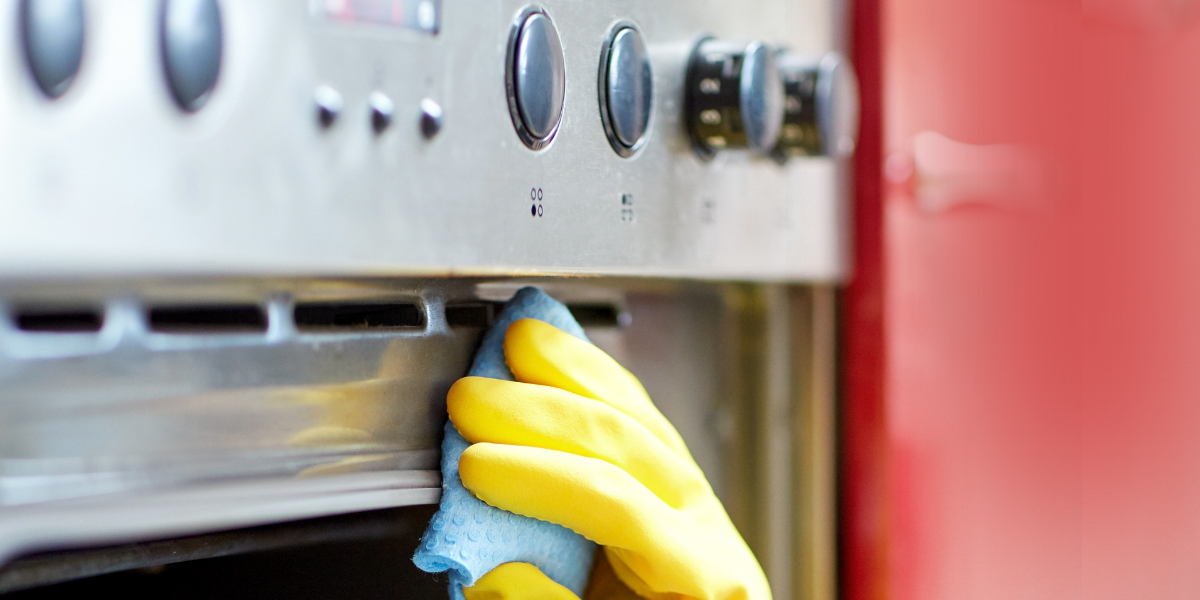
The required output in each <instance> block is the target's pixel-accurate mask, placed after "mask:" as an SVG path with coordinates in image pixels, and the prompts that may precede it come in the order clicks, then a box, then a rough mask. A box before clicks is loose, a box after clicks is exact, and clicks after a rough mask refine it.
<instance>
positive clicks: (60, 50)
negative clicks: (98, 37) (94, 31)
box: [19, 0, 84, 98]
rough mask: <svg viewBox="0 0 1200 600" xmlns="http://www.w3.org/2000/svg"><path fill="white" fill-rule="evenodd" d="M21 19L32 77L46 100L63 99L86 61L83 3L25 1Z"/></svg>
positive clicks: (23, 39)
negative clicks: (84, 54) (47, 98)
mask: <svg viewBox="0 0 1200 600" xmlns="http://www.w3.org/2000/svg"><path fill="white" fill-rule="evenodd" d="M19 18H20V26H21V38H22V42H23V45H24V50H25V60H26V61H27V62H28V64H29V72H30V74H31V75H33V79H34V81H36V82H37V84H38V87H39V88H41V89H42V91H43V92H45V94H46V95H47V96H49V97H51V98H58V97H59V96H62V95H63V94H64V93H66V91H67V88H69V87H71V82H72V81H74V80H75V75H76V74H77V73H78V72H79V64H80V62H82V60H83V31H84V22H83V2H82V0H23V1H22V2H21V5H20V17H19Z"/></svg>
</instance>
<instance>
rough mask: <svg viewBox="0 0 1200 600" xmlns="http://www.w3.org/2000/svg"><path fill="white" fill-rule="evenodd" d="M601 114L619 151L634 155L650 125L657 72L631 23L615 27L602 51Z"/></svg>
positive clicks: (625, 155) (606, 131) (640, 33)
mask: <svg viewBox="0 0 1200 600" xmlns="http://www.w3.org/2000/svg"><path fill="white" fill-rule="evenodd" d="M597 89H598V90H599V91H600V117H601V121H602V122H603V123H604V132H605V133H606V134H607V135H608V143H609V144H610V145H611V146H612V148H613V150H615V151H616V152H617V154H619V155H621V156H624V157H629V156H633V154H634V153H635V152H637V151H638V150H639V149H640V148H641V147H642V146H643V145H644V142H645V137H646V130H647V129H649V127H650V112H651V104H652V102H651V101H652V96H653V91H654V75H653V73H651V71H650V53H649V52H648V51H647V49H646V40H645V38H643V37H642V32H641V31H639V30H638V29H637V27H636V26H634V25H633V24H632V23H627V22H621V23H618V24H617V25H616V26H614V27H613V28H612V30H611V32H610V34H609V37H608V40H607V41H606V42H605V44H604V46H603V50H602V52H601V54H600V80H599V82H597Z"/></svg>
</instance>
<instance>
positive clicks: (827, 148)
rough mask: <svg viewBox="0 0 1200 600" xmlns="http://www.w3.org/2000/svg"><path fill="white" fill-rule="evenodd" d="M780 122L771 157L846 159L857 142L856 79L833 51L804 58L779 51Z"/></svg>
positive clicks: (845, 62)
mask: <svg viewBox="0 0 1200 600" xmlns="http://www.w3.org/2000/svg"><path fill="white" fill-rule="evenodd" d="M776 62H777V64H778V65H779V73H780V77H781V78H782V80H783V90H784V111H783V125H782V127H781V128H780V131H779V142H778V143H777V144H776V146H775V151H774V153H775V155H776V156H777V157H778V158H780V159H781V160H783V159H786V158H787V157H789V156H830V157H833V158H845V157H847V156H850V155H852V154H854V147H855V145H857V144H858V113H859V99H858V78H857V77H855V75H854V68H853V67H852V66H851V65H850V62H849V61H847V60H846V59H844V58H843V57H842V56H841V55H840V54H838V53H836V52H830V53H829V54H826V55H824V56H807V55H802V54H796V53H791V52H783V53H781V54H780V55H779V57H778V58H777V60H776Z"/></svg>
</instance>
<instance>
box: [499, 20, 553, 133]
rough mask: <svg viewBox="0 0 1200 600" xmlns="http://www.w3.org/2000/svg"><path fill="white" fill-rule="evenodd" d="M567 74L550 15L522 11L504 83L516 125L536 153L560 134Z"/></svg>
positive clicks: (512, 35) (511, 46)
mask: <svg viewBox="0 0 1200 600" xmlns="http://www.w3.org/2000/svg"><path fill="white" fill-rule="evenodd" d="M566 71H567V67H566V60H565V59H564V58H563V48H562V41H561V40H559V37H558V29H557V28H555V27H554V22H553V21H551V20H550V16H549V15H547V14H546V13H545V12H544V11H542V10H541V9H539V8H532V7H531V8H526V9H525V10H523V11H521V13H520V14H519V15H518V16H517V20H516V21H515V22H514V23H513V29H512V33H511V34H510V35H509V43H508V64H507V68H506V76H505V84H506V87H507V90H508V109H509V113H510V114H511V116H512V120H513V126H514V127H516V129H517V135H518V136H520V138H521V141H522V142H525V145H526V146H529V147H530V148H532V149H534V150H537V149H540V148H544V147H545V146H546V145H547V144H549V143H550V141H551V140H553V139H554V134H556V133H558V125H559V123H560V122H561V121H562V111H563V100H564V99H565V98H566V94H567V75H566Z"/></svg>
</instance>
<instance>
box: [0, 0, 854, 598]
mask: <svg viewBox="0 0 1200 600" xmlns="http://www.w3.org/2000/svg"><path fill="white" fill-rule="evenodd" d="M844 10H845V7H844V6H843V4H842V3H840V2H838V1H836V0H754V1H748V2H741V3H718V2H687V1H683V0H655V1H644V2H632V1H622V0H604V1H599V2H581V1H566V0H546V1H544V2H540V3H539V4H526V3H524V2H515V1H510V0H503V1H496V2H460V1H458V0H255V1H254V2H237V1H233V0H129V1H122V2H113V1H108V0H6V1H5V2H3V3H2V4H0V564H3V565H5V566H4V567H3V568H2V569H0V593H4V592H10V593H13V597H43V596H44V595H46V594H50V593H52V592H55V591H56V590H57V591H59V592H61V591H62V590H66V589H70V590H74V591H75V592H83V591H88V590H91V591H97V590H107V589H118V590H120V589H124V590H126V591H127V592H128V591H129V590H135V589H137V590H142V589H150V588H147V587H146V586H151V587H153V585H157V586H160V587H157V588H153V589H156V590H158V592H157V593H164V592H163V590H169V589H171V588H170V587H169V586H170V585H172V583H171V582H172V581H175V582H176V583H175V584H176V585H190V586H195V585H200V584H198V583H196V582H197V581H201V580H203V581H211V580H212V576H214V575H213V574H215V577H217V578H220V577H224V575H222V574H223V573H224V574H230V573H235V572H236V573H242V572H243V571H244V570H245V569H247V568H251V567H248V566H247V565H253V567H252V568H253V569H255V572H256V573H258V574H259V576H258V577H256V578H255V581H256V582H257V583H256V584H255V585H266V584H265V583H263V582H264V581H265V582H268V583H269V582H270V581H274V580H276V579H278V580H280V581H283V580H290V581H298V579H296V578H297V577H301V575H303V576H304V577H309V578H310V579H311V578H313V577H317V580H319V581H326V582H327V581H330V580H336V579H337V577H338V574H337V573H336V572H329V573H323V572H322V571H321V569H320V568H318V567H314V566H311V565H310V566H309V567H305V568H304V569H303V571H304V573H303V574H299V573H297V572H296V571H297V569H299V567H297V565H301V564H310V563H311V562H312V561H316V562H315V563H312V564H320V565H325V566H326V567H328V568H329V569H332V571H336V570H337V569H334V568H333V567H332V566H331V565H337V564H341V563H338V562H337V561H336V560H334V559H333V558H329V556H335V555H338V553H337V552H333V553H332V554H330V555H329V556H325V555H319V554H315V555H311V556H309V558H307V559H302V558H295V559H294V560H292V561H290V562H289V561H282V562H279V561H276V562H271V561H270V560H269V557H270V556H273V555H272V554H271V553H272V552H274V553H279V552H301V551H309V552H320V551H322V550H321V549H322V548H324V549H326V550H328V549H329V548H351V547H353V548H358V550H356V551H355V552H360V553H361V554H362V555H363V556H369V557H370V558H363V559H362V560H359V561H358V562H356V563H355V564H357V565H360V566H361V565H366V564H370V565H375V564H377V563H378V567H377V568H374V570H372V571H371V573H370V574H362V573H360V574H359V576H358V577H359V580H360V581H368V580H372V581H373V580H378V581H379V582H380V583H379V585H380V586H382V587H380V588H379V589H386V590H392V591H390V592H387V594H388V595H391V596H392V597H395V595H396V590H399V591H400V597H406V596H405V595H404V594H408V596H407V597H430V595H431V594H436V593H444V591H441V590H442V586H440V585H435V584H433V583H430V580H429V577H430V576H428V575H425V574H420V573H418V572H416V571H415V570H414V569H412V568H411V566H410V565H408V563H407V560H408V555H411V544H414V543H415V540H416V537H415V536H419V534H420V530H421V529H422V528H423V523H424V522H425V521H427V520H428V518H429V514H431V513H430V510H431V509H430V508H429V507H430V505H433V504H436V502H437V500H438V497H439V485H440V477H439V473H438V471H437V468H438V447H439V445H438V444H439V435H440V428H441V424H442V423H443V422H444V419H445V392H446V390H447V388H448V387H449V385H450V384H451V383H452V382H453V381H454V380H455V379H457V378H458V377H461V376H462V375H463V374H464V373H465V371H466V368H467V366H468V364H469V361H470V358H471V356H472V354H473V352H474V350H475V347H476V345H477V344H478V342H479V339H480V336H481V334H482V332H483V331H484V329H485V328H486V327H487V326H488V324H489V323H490V320H491V319H492V318H493V317H494V314H495V310H496V307H497V306H498V303H500V302H503V301H504V300H506V299H507V298H509V297H511V295H512V294H513V293H514V292H515V291H516V290H517V289H518V288H519V287H521V286H523V285H537V286H539V287H542V289H544V290H545V291H547V292H548V293H549V294H550V295H552V296H553V297H555V298H558V299H559V300H562V301H563V302H565V303H566V304H567V305H568V306H569V307H570V308H571V309H572V312H573V313H574V314H575V316H576V317H577V319H578V320H580V322H581V323H582V324H583V325H584V326H585V328H586V329H587V332H588V335H589V336H590V337H591V338H592V339H593V340H595V341H596V343H597V344H598V345H600V346H601V347H602V348H604V349H605V350H606V351H608V352H610V353H611V354H612V355H613V356H615V357H616V358H617V359H618V360H619V361H621V362H622V363H623V364H625V365H626V366H627V367H628V368H630V370H632V371H633V372H634V373H635V374H636V375H637V376H638V377H639V378H641V380H642V381H643V382H644V383H645V385H646V387H647V389H648V390H649V391H650V393H651V395H652V397H653V398H654V399H655V401H656V402H657V403H658V404H659V406H660V408H661V409H662V411H663V412H664V413H665V414H666V415H667V416H668V417H669V418H670V419H671V421H672V422H673V423H674V424H675V425H676V427H677V428H678V429H679V430H680V432H681V433H682V435H683V437H684V438H685V439H686V441H687V442H688V444H689V446H690V448H691V449H692V451H693V453H694V454H695V456H696V458H697V461H698V462H699V463H700V465H701V467H702V468H703V469H704V470H705V472H706V474H707V475H708V476H709V478H710V480H711V482H712V483H713V486H714V488H715V489H716V490H717V491H718V494H719V495H720V497H721V498H722V500H723V501H724V502H725V504H726V506H727V508H728V510H729V512H730V514H731V516H732V517H733V518H734V520H735V522H736V524H737V525H738V527H739V528H740V529H741V531H742V533H743V535H744V536H745V537H746V538H747V540H748V541H749V543H750V544H751V546H752V548H753V549H754V550H755V552H756V553H757V554H758V556H759V558H760V560H761V562H762V563H763V565H764V568H765V569H766V571H767V574H768V577H769V578H770V580H771V584H772V587H773V590H774V593H775V597H776V598H777V599H784V598H796V599H801V598H813V599H817V598H832V597H833V593H834V577H835V564H834V563H835V560H834V486H833V482H834V472H833V447H834V439H833V431H834V427H833V419H834V417H833V402H834V392H833V387H834V386H833V373H834V369H835V365H834V353H833V346H834V338H835V334H834V330H833V329H834V314H835V312H836V292H835V289H836V286H837V284H838V282H840V281H842V280H843V279H844V277H845V276H846V275H847V273H846V270H847V264H848V251H847V248H848V240H847V227H846V225H847V222H848V219H849V218H850V215H848V214H847V209H846V206H847V203H846V201H845V199H846V195H847V191H848V181H849V178H848V172H847V169H846V167H845V165H846V162H845V161H843V160H842V158H844V157H845V156H847V155H849V153H851V152H853V144H854V126H855V119H856V110H857V106H856V97H855V89H854V80H853V72H852V70H851V69H850V67H849V65H848V64H847V63H846V61H845V60H844V59H843V58H842V57H841V55H840V54H839V52H838V51H839V50H840V49H841V48H842V46H843V44H844V43H845V40H844V35H843V31H844V30H845V27H844V23H843V19H844ZM338 544H342V546H338ZM346 544H350V546H346ZM354 544H358V546H354ZM364 544H365V545H364ZM371 544H375V546H371ZM406 544H407V546H406ZM304 549H308V550H304ZM346 552H351V551H350V550H346ZM351 554H353V553H351ZM296 556H300V555H296ZM314 556H316V557H317V558H313V557H314ZM320 556H325V558H320ZM342 556H348V555H347V554H345V553H343V554H342ZM355 556H358V555H355ZM264 557H266V558H264ZM305 560H309V561H310V563H305V562H304V561H305ZM222 561H223V562H222ZM239 561H241V562H239ZM247 561H249V562H247ZM254 561H259V562H254ZM263 561H266V562H263ZM364 561H365V562H364ZM371 561H375V562H371ZM271 565H274V566H271ZM288 565H290V567H289V566H288ZM389 565H390V566H389ZM392 567H394V568H392ZM364 568H365V567H364ZM203 569H209V571H203ZM239 569H241V571H239ZM289 569H290V570H289ZM110 573H111V574H112V575H105V574H110ZM197 573H209V575H210V576H205V577H201V576H200V575H197ZM101 575H104V576H102V577H101ZM229 576H230V577H233V575H229ZM114 577H116V578H117V579H113V578H114ZM172 577H174V578H175V579H174V580H172V579H171V578H172ZM188 577H192V579H188ZM372 578H374V579H372ZM147 581H153V582H157V583H153V585H151V584H150V583H146V582H147ZM64 582H69V583H64ZM181 582H182V583H181ZM280 585H283V584H282V583H281V584H280ZM313 585H314V586H316V587H311V588H310V591H312V590H313V589H316V588H317V587H320V586H319V585H318V584H313ZM63 586H74V587H70V588H64V587H63ZM89 586H90V587H89ZM105 586H109V587H105ZM113 586H115V587H113ZM139 586H141V587H139ZM162 586H168V587H162ZM335 587H336V586H335ZM238 589H240V590H242V592H243V593H245V594H250V593H251V592H250V591H247V590H255V591H254V593H256V594H267V595H270V594H271V593H275V594H276V595H287V594H286V593H282V592H279V590H280V589H284V588H277V589H276V588H271V589H275V592H270V591H269V588H261V587H259V588H253V587H246V586H242V587H240V588H238ZM22 590H23V591H22ZM431 590H433V591H431ZM226 592H228V590H226ZM230 593H231V592H230ZM314 593H315V592H314ZM372 593H374V592H371V593H367V592H365V591H364V592H363V594H362V596H361V597H373V596H371V594H372ZM380 593H383V592H380ZM38 594H42V595H40V596H39V595H38ZM222 595H228V594H222Z"/></svg>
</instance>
